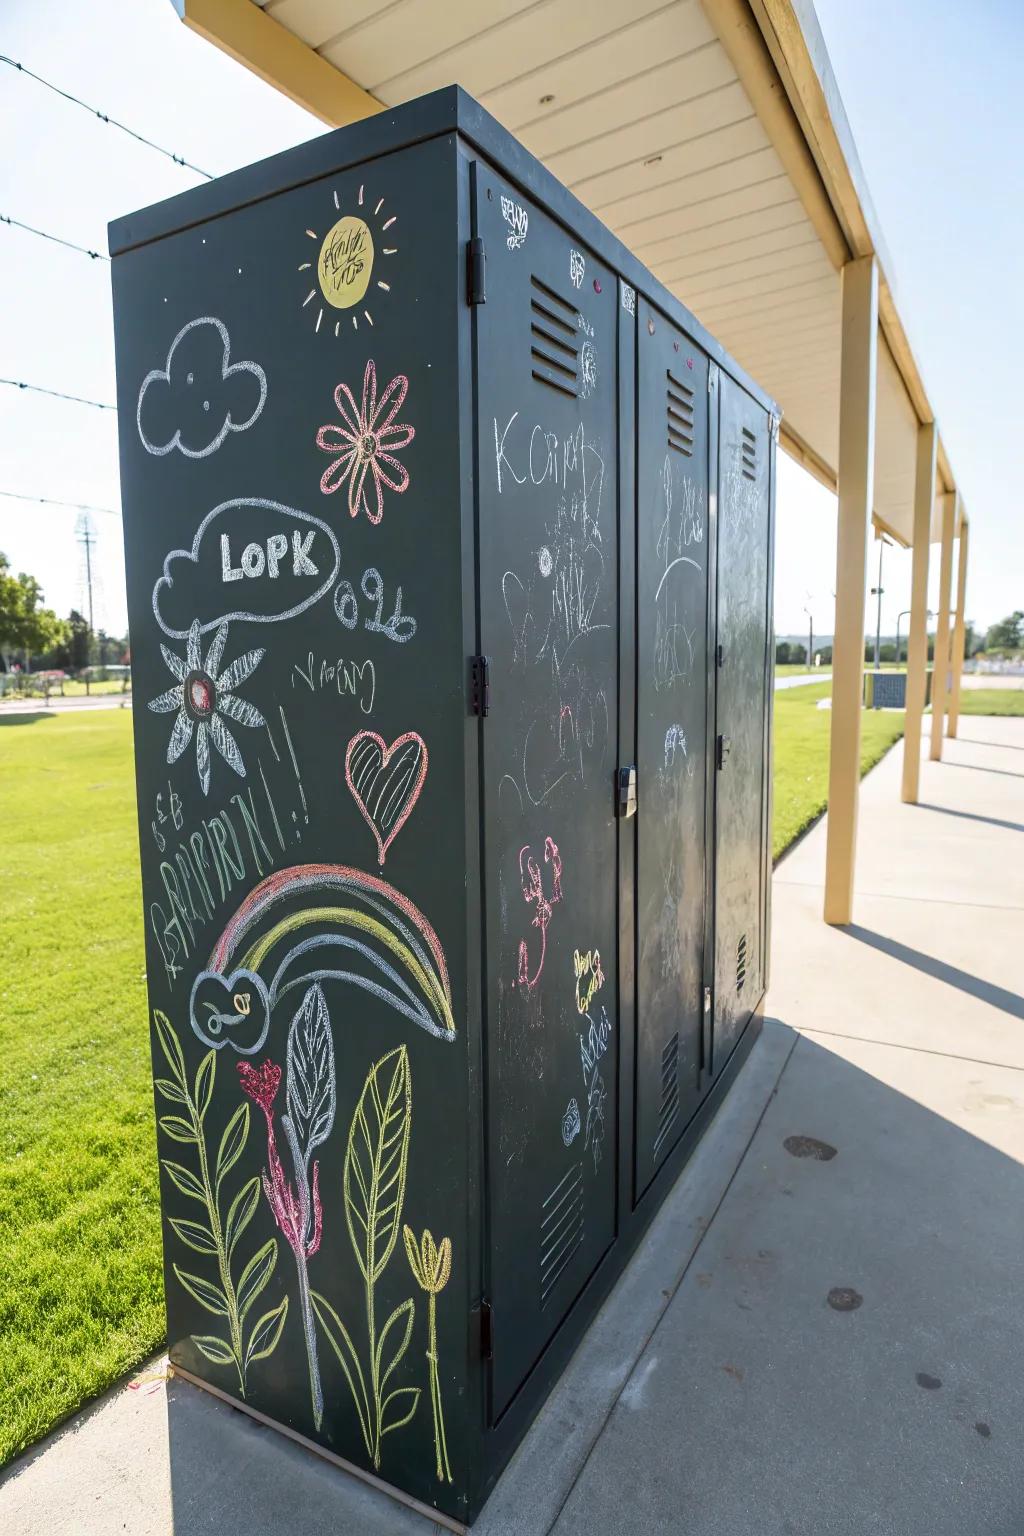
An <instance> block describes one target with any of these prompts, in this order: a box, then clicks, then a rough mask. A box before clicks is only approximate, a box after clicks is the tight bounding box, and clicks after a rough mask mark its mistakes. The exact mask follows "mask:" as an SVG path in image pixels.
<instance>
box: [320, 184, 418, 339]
mask: <svg viewBox="0 0 1024 1536" xmlns="http://www.w3.org/2000/svg"><path fill="white" fill-rule="evenodd" d="M363 193H364V188H363V187H360V188H359V197H358V200H357V206H358V207H359V208H360V209H362V208H363V207H364V200H363ZM334 207H335V209H336V210H337V212H339V213H341V218H339V219H337V220H335V222H334V223H333V224H332V225H331V227H330V229H329V230H328V231H327V234H326V235H325V236H324V237H323V240H322V241H321V243H320V251H319V255H318V256H317V260H316V264H315V265H316V287H314V288H311V289H310V290H309V292H308V293H307V294H306V297H305V298H304V299H303V301H302V307H303V309H305V307H306V305H307V304H311V303H313V302H314V301H315V300H318V299H319V300H321V301H322V302H320V303H319V304H318V306H317V315H316V324H315V325H314V327H313V329H314V331H319V329H320V326H321V324H322V322H323V318H324V304H325V303H326V304H327V305H328V306H329V307H330V308H331V309H341V310H353V311H354V310H355V308H356V306H357V305H362V304H363V301H364V300H365V298H366V295H367V293H368V292H369V289H370V284H371V283H372V282H373V281H374V276H373V273H374V266H375V264H376V260H377V255H378V251H379V254H380V255H381V256H382V257H385V256H396V255H397V254H398V247H397V246H386V245H384V244H383V240H382V237H383V236H384V235H385V233H386V231H387V230H389V229H390V228H391V226H392V225H393V224H394V223H395V222H396V219H397V215H395V214H393V215H391V217H390V218H387V219H384V220H383V222H381V221H380V215H381V210H382V209H383V207H384V199H383V198H380V200H379V201H378V202H377V204H376V206H375V207H374V209H373V212H372V213H370V212H369V210H368V209H367V212H366V214H365V216H364V215H363V214H362V213H342V212H341V203H340V202H339V199H338V194H337V192H335V193H334ZM371 220H372V221H374V222H376V223H377V224H378V229H377V240H376V241H375V240H374V237H373V231H372V229H371V224H370V221H371ZM306 234H307V235H308V236H309V238H310V239H311V240H318V241H319V240H320V236H319V234H318V233H317V231H316V230H315V229H307V230H306ZM392 238H393V237H392ZM313 266H314V263H313V262H312V261H304V262H303V263H302V264H301V266H300V267H299V271H300V272H309V271H311V270H312V269H313ZM376 286H377V287H378V288H379V289H380V290H381V292H383V293H390V292H391V285H390V283H386V282H384V281H383V279H382V278H377V279H376ZM363 317H364V319H365V320H366V322H367V324H368V325H372V324H373V315H372V314H371V313H370V310H369V309H368V308H365V307H364V308H363ZM350 319H351V321H352V328H353V330H358V329H359V316H358V315H356V314H354V313H353V314H352V315H351V316H350ZM341 321H342V317H340V316H339V318H338V319H337V320H335V322H334V334H335V336H337V335H338V334H339V332H340V329H341Z"/></svg>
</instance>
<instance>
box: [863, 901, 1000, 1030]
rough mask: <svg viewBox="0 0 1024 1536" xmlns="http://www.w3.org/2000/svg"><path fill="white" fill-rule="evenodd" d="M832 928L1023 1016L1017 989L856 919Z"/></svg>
mask: <svg viewBox="0 0 1024 1536" xmlns="http://www.w3.org/2000/svg"><path fill="white" fill-rule="evenodd" d="M836 932H837V933H841V934H845V935H846V937H847V938H851V939H856V940H857V941H858V942H859V943H861V944H867V945H868V946H869V947H870V948H871V949H877V950H879V951H880V952H881V953H882V954H883V955H889V956H890V958H891V959H893V960H900V961H902V962H903V964H904V965H911V966H913V967H914V969H915V970H916V971H922V972H923V973H924V975H926V976H932V977H934V979H935V980H936V981H944V982H945V983H946V985H947V986H950V987H956V988H958V990H959V991H961V992H967V993H968V994H969V995H970V996H971V997H976V998H978V999H979V1000H980V1001H981V1002H983V1003H989V1004H990V1005H991V1006H992V1007H993V1008H999V1009H1001V1010H1002V1012H1003V1013H1008V1014H1009V1015H1010V1016H1011V1018H1014V1019H1024V997H1021V996H1020V994H1019V993H1017V992H1008V991H1007V989H1006V988H1005V987H998V986H996V984H995V982H993V981H985V980H984V979H983V978H982V977H981V976H972V975H971V973H970V971H962V970H960V968H959V966H956V965H948V964H947V962H946V961H945V960H937V959H936V958H935V956H934V955H926V954H925V953H924V951H923V950H920V949H912V948H911V946H910V945H909V944H901V943H900V941H899V940H898V939H890V938H888V937H887V936H886V935H885V934H882V933H875V932H874V931H873V930H872V929H871V928H862V927H861V926H860V924H859V923H850V924H849V926H848V927H845V928H837V929H836Z"/></svg>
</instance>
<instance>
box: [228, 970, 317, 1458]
mask: <svg viewBox="0 0 1024 1536" xmlns="http://www.w3.org/2000/svg"><path fill="white" fill-rule="evenodd" d="M238 1076H239V1078H240V1080H241V1084H242V1090H243V1092H244V1093H246V1094H247V1095H248V1097H249V1098H250V1099H252V1100H253V1102H254V1103H255V1104H258V1105H259V1107H260V1109H261V1110H262V1111H263V1117H264V1119H265V1120H266V1123H267V1165H268V1168H269V1172H268V1171H267V1168H265V1169H264V1170H263V1176H262V1177H263V1193H264V1194H265V1195H266V1198H267V1204H268V1205H269V1206H270V1209H271V1211H272V1212H273V1213H274V1220H275V1222H276V1223H277V1226H278V1228H279V1229H280V1231H281V1232H282V1234H283V1235H284V1238H285V1241H286V1242H287V1244H288V1246H289V1248H290V1249H291V1250H292V1253H293V1254H294V1256H295V1268H296V1272H297V1275H298V1281H299V1304H300V1306H301V1309H302V1331H303V1334H304V1335H305V1340H306V1359H307V1363H308V1366H309V1393H310V1399H311V1402H312V1406H313V1422H314V1424H315V1425H316V1427H317V1429H319V1428H320V1425H321V1422H322V1420H323V1416H324V1394H323V1389H322V1387H321V1385H320V1362H319V1359H318V1357H317V1344H316V1324H315V1322H314V1319H313V1301H312V1295H311V1292H310V1288H309V1269H308V1261H309V1260H310V1259H311V1258H312V1257H313V1255H314V1254H315V1253H316V1251H317V1249H318V1248H319V1247H320V1235H321V1230H322V1226H323V1212H322V1209H321V1205H320V1164H319V1160H318V1159H316V1158H314V1157H313V1153H314V1152H315V1151H316V1149H317V1147H319V1146H322V1145H323V1143H324V1142H325V1141H326V1140H327V1138H328V1136H329V1135H330V1134H331V1130H332V1127H333V1125H334V1111H335V1107H336V1103H337V1088H336V1084H335V1072H334V1042H333V1039H332V1036H331V1020H330V1015H329V1013H328V1011H327V1001H326V999H325V997H324V994H323V992H322V990H321V988H320V987H319V986H318V985H316V984H314V985H313V986H311V987H310V988H309V990H308V991H307V993H306V995H305V997H304V998H303V999H302V1005H301V1007H300V1008H299V1011H298V1012H297V1013H296V1014H295V1017H294V1018H293V1019H292V1022H291V1027H290V1028H289V1030H288V1045H287V1051H286V1081H285V1099H286V1104H287V1113H286V1114H284V1115H282V1117H281V1129H282V1130H283V1131H284V1134H285V1140H286V1143H287V1146H288V1152H289V1155H290V1157H291V1161H292V1167H293V1169H294V1174H295V1184H294V1186H293V1185H291V1184H290V1183H289V1182H288V1179H287V1177H286V1175H285V1171H284V1168H283V1166H282V1163H281V1158H280V1155H279V1153H278V1150H277V1139H276V1136H275V1133H274V1100H275V1099H276V1097H277V1091H278V1088H279V1087H280V1084H281V1068H280V1067H279V1066H277V1065H276V1064H275V1063H274V1062H273V1061H270V1060H267V1061H264V1062H263V1063H262V1064H261V1065H260V1066H259V1067H254V1066H251V1065H250V1064H249V1062H246V1061H240V1062H239V1063H238ZM311 1165H312V1166H311Z"/></svg>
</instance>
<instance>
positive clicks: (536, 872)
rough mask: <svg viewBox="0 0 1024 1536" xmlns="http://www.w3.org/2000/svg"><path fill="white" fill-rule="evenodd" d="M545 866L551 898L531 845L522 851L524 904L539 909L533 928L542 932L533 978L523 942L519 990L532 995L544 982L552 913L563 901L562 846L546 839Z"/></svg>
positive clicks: (517, 980)
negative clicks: (549, 924) (547, 871)
mask: <svg viewBox="0 0 1024 1536" xmlns="http://www.w3.org/2000/svg"><path fill="white" fill-rule="evenodd" d="M544 863H545V864H550V866H551V895H550V897H548V896H546V895H545V894H544V882H543V879H542V870H541V867H540V864H539V863H538V861H537V860H536V859H535V858H534V856H533V854H532V853H531V852H530V845H529V844H528V843H527V844H526V845H525V846H524V847H523V848H520V850H519V878H520V880H521V881H522V885H523V900H524V901H525V902H526V903H527V905H528V906H535V907H536V909H537V910H536V912H535V913H534V915H533V919H532V922H531V925H530V926H531V927H533V928H539V929H540V958H539V960H538V961H537V969H536V971H535V972H534V974H533V976H531V975H530V955H529V951H528V950H527V947H526V940H525V939H521V940H520V941H519V974H518V976H517V978H516V982H517V984H518V985H519V986H521V987H525V988H526V990H527V991H528V992H532V991H533V989H534V987H535V986H536V985H537V983H538V981H539V980H540V973H541V971H542V970H543V969H544V956H545V954H546V953H547V947H548V923H550V921H551V912H552V909H553V908H554V907H555V906H556V905H557V904H558V902H560V901H561V899H562V859H561V855H560V854H559V852H558V844H557V843H556V842H555V841H554V839H553V838H550V837H546V838H545V839H544Z"/></svg>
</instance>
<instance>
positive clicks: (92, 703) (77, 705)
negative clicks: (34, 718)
mask: <svg viewBox="0 0 1024 1536" xmlns="http://www.w3.org/2000/svg"><path fill="white" fill-rule="evenodd" d="M131 707H132V696H131V694H130V693H97V694H90V695H89V696H88V697H86V698H76V699H62V698H61V696H60V694H59V693H57V694H51V695H50V698H49V699H0V715H73V714H76V713H77V712H78V711H79V710H83V709H131Z"/></svg>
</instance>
